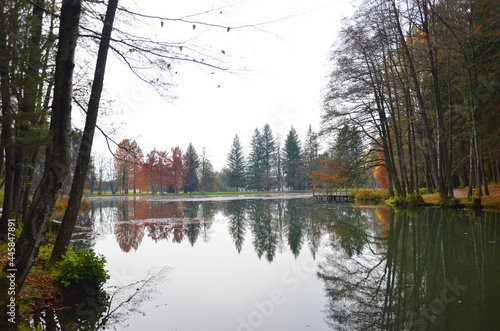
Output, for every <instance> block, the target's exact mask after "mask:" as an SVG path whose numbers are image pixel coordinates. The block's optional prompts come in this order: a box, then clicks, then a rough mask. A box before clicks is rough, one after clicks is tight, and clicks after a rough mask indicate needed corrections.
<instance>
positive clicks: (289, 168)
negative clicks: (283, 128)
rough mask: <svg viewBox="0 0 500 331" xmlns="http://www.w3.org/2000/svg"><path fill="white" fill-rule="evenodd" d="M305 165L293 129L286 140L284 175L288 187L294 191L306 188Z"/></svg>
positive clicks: (297, 138) (297, 137) (296, 135)
mask: <svg viewBox="0 0 500 331" xmlns="http://www.w3.org/2000/svg"><path fill="white" fill-rule="evenodd" d="M302 173H303V164H302V152H301V148H300V140H299V136H298V134H297V131H295V129H294V128H293V127H292V128H291V129H290V131H289V132H288V135H287V137H286V139H285V150H284V156H283V174H284V177H285V182H286V186H287V187H288V188H289V189H292V190H300V189H302V188H303V187H304V181H303V176H302Z"/></svg>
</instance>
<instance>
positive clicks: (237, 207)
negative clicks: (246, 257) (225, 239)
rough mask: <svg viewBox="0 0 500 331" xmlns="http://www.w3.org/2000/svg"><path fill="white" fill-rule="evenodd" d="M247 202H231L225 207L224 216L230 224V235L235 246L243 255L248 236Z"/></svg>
mask: <svg viewBox="0 0 500 331" xmlns="http://www.w3.org/2000/svg"><path fill="white" fill-rule="evenodd" d="M245 205H246V202H245V201H229V202H228V203H227V204H226V205H225V209H224V214H225V216H226V217H227V219H228V223H229V229H228V230H229V234H230V235H231V237H232V238H233V242H234V246H235V247H236V250H237V251H238V253H241V249H242V247H243V243H244V241H245V234H246V218H245V209H246V208H245Z"/></svg>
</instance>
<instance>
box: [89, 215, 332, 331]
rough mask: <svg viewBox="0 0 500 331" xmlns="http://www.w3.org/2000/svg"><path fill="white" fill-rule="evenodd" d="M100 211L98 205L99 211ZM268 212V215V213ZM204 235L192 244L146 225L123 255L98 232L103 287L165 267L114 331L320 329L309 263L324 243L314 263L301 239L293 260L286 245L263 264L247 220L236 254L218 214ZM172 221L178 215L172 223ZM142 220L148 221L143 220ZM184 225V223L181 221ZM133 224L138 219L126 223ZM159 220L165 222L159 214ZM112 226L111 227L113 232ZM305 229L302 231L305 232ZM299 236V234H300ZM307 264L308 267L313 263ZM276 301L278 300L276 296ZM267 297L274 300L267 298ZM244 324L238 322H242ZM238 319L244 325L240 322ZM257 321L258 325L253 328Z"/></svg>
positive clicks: (316, 285) (320, 305)
mask: <svg viewBox="0 0 500 331" xmlns="http://www.w3.org/2000/svg"><path fill="white" fill-rule="evenodd" d="M103 211H105V209H103ZM273 217H274V216H273ZM212 220H213V221H208V222H212V223H211V227H210V229H209V230H208V232H209V233H208V237H209V238H208V240H206V239H205V240H204V230H203V229H201V230H200V235H199V236H198V238H197V240H196V242H195V243H194V245H193V246H191V244H190V242H189V240H187V238H186V237H184V240H182V242H180V243H176V242H173V241H172V236H171V237H170V238H169V239H167V240H157V241H156V242H155V241H153V240H152V239H151V238H150V236H149V235H148V230H145V231H144V232H145V233H144V235H143V237H142V240H141V242H140V245H138V247H137V250H135V249H130V250H129V252H127V253H125V252H123V251H122V249H121V248H120V246H119V245H118V243H117V240H116V238H115V235H114V234H112V233H110V232H109V230H110V229H111V228H110V227H109V226H106V224H100V227H101V229H108V230H104V231H103V232H101V235H99V236H97V239H96V242H95V246H94V249H95V250H96V251H97V252H98V253H102V254H104V255H105V256H106V260H107V265H106V267H107V269H109V270H110V274H111V279H110V281H109V282H108V285H110V286H115V285H116V286H123V285H126V284H128V283H131V282H134V281H139V280H141V279H143V278H144V277H146V275H147V273H148V270H150V269H152V268H156V269H160V268H161V267H164V266H168V267H169V268H171V269H170V271H169V272H168V273H167V275H166V278H165V280H164V281H163V282H162V283H160V284H158V285H157V286H156V292H157V293H155V294H154V295H153V296H152V298H150V301H147V302H142V303H141V304H140V305H141V306H140V308H139V310H140V311H142V312H144V313H145V315H144V316H142V315H140V314H133V315H132V316H129V318H127V320H126V321H123V323H120V325H119V326H117V328H123V327H125V326H127V325H128V326H129V329H131V330H147V329H148V328H149V329H152V330H155V329H158V328H159V327H161V329H165V330H237V329H238V327H239V325H240V326H241V327H240V329H241V330H247V329H248V330H250V329H249V328H248V327H250V328H251V329H259V330H299V329H300V330H303V329H310V330H326V329H328V328H327V326H326V324H325V322H324V321H323V319H324V314H323V313H322V310H323V309H324V307H325V304H326V299H325V298H324V292H323V282H322V281H321V280H319V279H318V278H317V277H316V268H315V266H316V265H317V263H318V260H321V256H322V252H323V248H320V249H319V251H318V253H316V261H314V260H313V258H312V254H311V251H310V249H309V247H308V245H307V240H306V239H303V244H302V249H301V251H300V254H299V256H298V257H297V259H295V257H294V256H293V254H292V253H291V252H290V250H289V249H288V247H287V238H286V236H283V238H281V239H279V240H283V241H284V242H285V244H284V245H283V246H284V247H285V248H284V249H283V250H282V251H280V249H279V248H278V249H277V253H276V255H275V256H274V258H273V260H272V262H271V263H270V262H268V261H267V259H266V256H265V253H264V254H263V256H262V257H261V258H260V259H259V258H258V256H257V253H256V251H255V248H254V244H253V242H252V241H253V238H252V235H251V233H252V231H251V229H250V225H249V224H248V221H247V222H246V228H247V229H246V237H245V239H244V242H243V245H242V249H241V253H238V252H237V250H236V248H235V244H234V241H233V238H232V237H231V235H230V233H229V231H228V227H229V225H228V221H227V219H226V217H224V216H223V214H222V213H220V212H219V213H217V214H216V215H215V217H213V219H212ZM176 221H178V220H176ZM145 222H147V221H145ZM186 222H189V221H186ZM130 223H132V224H134V225H135V226H140V224H141V223H140V222H137V221H132V222H129V224H130ZM156 223H158V224H160V225H161V224H168V223H169V220H167V219H161V220H158V221H156ZM116 229H117V228H116V226H115V227H114V230H116ZM304 230H305V229H304ZM302 235H303V236H304V237H305V236H306V233H305V231H303V234H302ZM311 266H314V268H312V267H311ZM278 299H279V300H278ZM272 300H274V301H275V302H274V303H273V302H272ZM242 321H245V322H246V323H248V324H246V323H245V322H242ZM243 324H245V325H246V326H242V325H243ZM260 324H262V326H261V327H260V328H257V326H258V325H260Z"/></svg>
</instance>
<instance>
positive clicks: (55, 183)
mask: <svg viewBox="0 0 500 331" xmlns="http://www.w3.org/2000/svg"><path fill="white" fill-rule="evenodd" d="M81 7H82V0H66V1H63V4H62V7H61V16H60V17H61V18H60V27H59V44H58V50H57V56H56V71H55V86H54V102H53V105H52V118H51V127H52V149H51V154H50V155H49V156H48V157H47V161H48V162H47V164H46V168H45V171H44V173H43V176H42V180H41V182H40V185H39V186H38V188H37V190H36V192H35V195H34V197H33V204H32V205H31V208H30V210H29V213H28V217H27V220H26V224H25V226H24V228H23V232H22V233H21V236H20V238H19V240H18V241H17V243H16V260H15V264H14V267H12V266H11V265H8V266H6V268H5V269H6V270H9V269H10V270H12V271H13V272H15V274H16V286H17V290H18V291H20V289H21V288H22V286H23V284H24V281H25V280H26V277H27V276H28V272H29V270H30V269H31V266H32V265H33V263H34V261H35V258H36V256H37V255H38V250H39V248H40V245H41V243H42V241H43V239H44V237H45V233H46V232H47V228H48V223H49V220H50V216H51V214H52V211H53V209H54V204H55V202H56V199H57V197H58V195H59V194H60V192H61V189H62V185H63V182H64V181H65V179H66V177H67V176H68V174H69V172H70V163H71V149H70V146H71V95H72V91H73V89H72V86H73V69H74V66H75V64H74V57H75V48H76V42H77V40H78V27H79V23H80V13H81Z"/></svg>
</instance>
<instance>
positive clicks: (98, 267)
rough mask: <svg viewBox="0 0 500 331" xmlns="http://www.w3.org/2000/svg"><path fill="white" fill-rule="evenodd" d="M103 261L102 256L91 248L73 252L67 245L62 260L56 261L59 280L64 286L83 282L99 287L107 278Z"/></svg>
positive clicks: (104, 260)
mask: <svg viewBox="0 0 500 331" xmlns="http://www.w3.org/2000/svg"><path fill="white" fill-rule="evenodd" d="M105 263H106V259H105V258H104V256H102V255H98V254H96V253H95V252H94V250H93V249H91V248H89V249H85V250H82V249H79V250H77V251H76V252H75V251H74V250H73V248H72V247H68V250H67V251H66V254H65V255H64V256H63V260H62V261H61V262H59V263H58V267H59V269H60V279H59V281H60V282H61V284H63V285H64V286H65V287H68V286H70V285H77V284H82V283H85V284H89V285H91V286H94V287H95V288H100V287H101V286H102V285H103V284H104V283H105V282H106V280H107V279H109V275H108V271H107V270H106V269H104V264H105Z"/></svg>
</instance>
